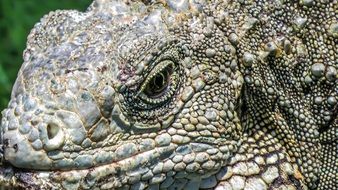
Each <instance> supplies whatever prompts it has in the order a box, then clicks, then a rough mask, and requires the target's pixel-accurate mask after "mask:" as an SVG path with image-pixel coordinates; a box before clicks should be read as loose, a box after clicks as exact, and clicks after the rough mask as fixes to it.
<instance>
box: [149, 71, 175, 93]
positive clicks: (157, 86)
mask: <svg viewBox="0 0 338 190" xmlns="http://www.w3.org/2000/svg"><path fill="white" fill-rule="evenodd" d="M172 72H173V67H172V66H168V67H167V68H165V69H164V70H162V71H161V72H159V73H157V74H156V75H155V76H154V77H153V78H152V79H151V80H150V82H149V83H148V85H147V87H146V89H145V91H144V92H145V94H146V95H147V96H149V97H153V98H157V97H159V96H161V95H162V94H164V93H165V92H166V90H167V88H168V86H169V84H170V76H171V74H172Z"/></svg>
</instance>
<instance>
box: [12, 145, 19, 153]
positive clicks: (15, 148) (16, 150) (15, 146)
mask: <svg viewBox="0 0 338 190" xmlns="http://www.w3.org/2000/svg"><path fill="white" fill-rule="evenodd" d="M13 148H14V151H15V152H18V144H14V145H13Z"/></svg>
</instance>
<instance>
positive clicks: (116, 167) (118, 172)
mask: <svg viewBox="0 0 338 190" xmlns="http://www.w3.org/2000/svg"><path fill="white" fill-rule="evenodd" d="M176 147H177V145H175V144H171V145H170V146H167V147H156V148H154V149H152V150H149V151H145V152H142V153H139V154H136V155H134V156H132V157H129V158H126V159H123V160H119V161H116V162H112V163H108V164H104V165H100V166H93V167H90V168H85V169H71V170H66V171H62V170H32V169H24V168H17V167H15V166H13V165H12V164H10V163H8V162H3V163H2V165H0V186H6V187H7V186H8V187H25V188H26V187H32V188H33V189H35V186H36V188H37V189H39V188H41V185H48V184H49V185H51V187H55V186H56V187H60V188H61V187H62V184H63V183H67V182H69V183H78V184H80V185H82V186H89V187H92V186H93V185H94V184H96V182H98V181H99V180H100V179H102V178H104V177H106V176H110V177H111V178H112V179H114V178H116V180H121V178H124V179H125V180H128V178H129V177H132V176H128V173H129V172H131V171H133V170H137V169H138V168H140V167H147V168H149V167H150V165H151V164H154V163H151V162H149V161H153V160H158V161H159V160H160V157H161V155H163V154H170V153H172V152H173V151H174V150H175V148H176ZM74 176H76V177H74ZM75 178H76V179H75ZM74 180H75V181H74ZM48 187H49V186H48Z"/></svg>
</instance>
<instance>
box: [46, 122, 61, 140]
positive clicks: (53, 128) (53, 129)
mask: <svg viewBox="0 0 338 190" xmlns="http://www.w3.org/2000/svg"><path fill="white" fill-rule="evenodd" d="M59 130H60V127H59V126H58V125H56V124H53V123H51V124H48V125H47V136H48V139H53V138H54V137H55V136H56V135H57V134H58V132H59Z"/></svg>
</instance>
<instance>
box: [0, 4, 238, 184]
mask: <svg viewBox="0 0 338 190" xmlns="http://www.w3.org/2000/svg"><path fill="white" fill-rule="evenodd" d="M213 11H217V10H216V8H215V7H208V6H207V5H205V4H204V3H203V2H202V1H201V2H199V1H191V2H190V1H184V0H182V1H163V2H162V1H161V2H158V3H148V2H134V1H124V2H123V1H113V0H100V1H99V0H97V1H95V2H94V3H93V4H92V5H91V6H90V8H89V9H88V11H86V12H84V13H81V12H77V11H55V12H52V13H50V14H49V15H47V16H45V17H44V18H43V19H42V20H41V22H40V23H38V24H36V25H35V27H34V28H33V30H32V32H31V34H30V35H29V37H28V43H27V49H26V50H25V52H24V64H23V65H22V68H21V70H20V72H19V74H18V78H17V81H16V83H15V86H14V88H13V92H12V98H11V101H10V103H9V106H8V108H7V109H5V110H4V111H3V112H2V114H3V119H2V123H1V141H2V151H3V153H2V159H3V163H2V166H1V169H0V174H1V175H2V176H1V181H2V183H4V184H7V185H12V186H22V187H32V188H35V187H40V188H41V187H43V188H48V187H62V188H69V189H73V188H93V187H99V188H119V187H133V186H135V185H141V186H142V185H143V186H144V187H151V185H154V184H161V187H163V188H167V187H169V186H171V185H174V184H175V183H176V182H174V181H175V180H174V179H178V178H181V179H182V178H184V179H189V180H190V181H194V182H196V184H195V185H198V184H199V183H201V181H203V179H205V178H207V177H209V176H210V175H212V174H215V173H216V172H218V171H219V170H220V168H221V167H222V166H224V165H225V164H226V163H227V160H228V159H229V158H230V157H231V155H232V154H233V153H234V152H235V151H236V149H237V148H238V143H239V142H240V136H241V132H242V127H241V125H240V120H239V119H240V118H239V112H237V108H238V106H239V105H240V102H239V95H240V91H241V87H242V83H243V82H242V75H241V74H240V72H239V68H238V65H237V61H236V60H237V59H236V57H235V56H236V55H235V49H234V47H233V45H232V44H231V43H230V42H229V40H228V38H227V37H226V36H225V35H224V34H223V33H222V32H221V31H219V30H220V29H219V28H217V27H215V22H217V21H218V20H217V19H221V18H214V17H212V15H211V14H212V12H213ZM201 13H203V14H201ZM208 15H210V16H208Z"/></svg>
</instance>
